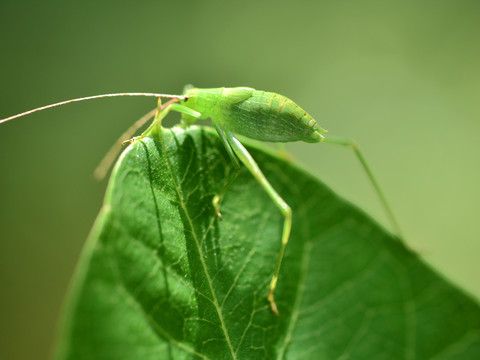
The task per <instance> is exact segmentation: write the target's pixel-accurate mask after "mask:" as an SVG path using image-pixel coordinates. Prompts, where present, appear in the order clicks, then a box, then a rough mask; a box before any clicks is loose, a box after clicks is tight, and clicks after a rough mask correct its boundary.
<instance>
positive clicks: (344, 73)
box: [0, 0, 480, 359]
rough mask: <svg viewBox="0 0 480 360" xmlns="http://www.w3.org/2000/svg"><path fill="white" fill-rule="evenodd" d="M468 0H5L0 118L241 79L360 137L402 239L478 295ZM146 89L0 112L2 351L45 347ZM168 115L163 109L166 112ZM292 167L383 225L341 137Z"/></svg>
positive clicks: (29, 355)
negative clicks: (107, 173) (112, 155)
mask: <svg viewBox="0 0 480 360" xmlns="http://www.w3.org/2000/svg"><path fill="white" fill-rule="evenodd" d="M479 35H480V2H479V1H477V0H457V1H451V0H430V1H427V0H420V1H419V0H402V1H385V0H364V1H363V0H362V1H338V0H329V1H325V0H316V1H302V0H295V1H280V0H277V1H273V2H270V1H259V0H256V1H238V2H237V1H235V2H233V1H232V2H230V1H188V0H185V1H128V2H123V1H113V0H104V1H98V0H95V1H93V0H84V1H81V2H79V1H65V0H62V1H51V0H46V1H23V0H15V1H13V0H2V1H1V2H0V39H1V42H0V52H1V55H0V79H1V88H0V92H1V96H0V118H1V117H6V116H9V115H12V114H15V113H17V112H22V111H25V110H28V109H30V108H33V107H36V106H41V105H45V104H49V103H52V102H55V101H60V100H63V99H68V98H73V97H80V96H87V95H95V94H102V93H110V92H123V91H152V92H165V93H174V94H178V93H180V92H181V91H182V89H183V86H184V85H185V84H187V83H192V84H195V85H196V86H199V87H218V86H242V85H243V86H251V87H255V88H258V89H263V90H269V91H275V92H278V93H281V94H283V95H286V96H288V97H290V98H292V99H293V100H295V101H296V102H297V103H299V104H300V105H301V106H302V107H304V108H305V109H306V110H307V111H308V112H309V113H310V114H312V115H313V116H314V117H315V118H316V119H317V120H318V121H319V122H320V124H321V126H323V127H325V128H326V129H328V130H329V132H330V134H332V135H333V134H335V135H339V136H348V137H352V138H354V139H356V140H357V141H358V143H359V144H360V145H361V147H362V148H363V150H364V152H365V155H366V157H367V159H368V160H369V162H370V164H371V166H372V168H373V169H374V172H375V173H376V175H377V177H378V179H379V181H380V183H381V185H382V186H383V188H384V191H385V193H386V194H387V197H388V199H389V201H390V202H391V205H392V207H393V209H394V211H395V213H396V215H397V217H398V219H399V222H400V224H401V227H402V229H403V232H404V233H405V235H406V238H407V242H408V244H409V245H410V246H411V247H412V248H414V249H415V250H417V251H418V252H420V253H421V254H422V256H423V257H424V258H425V260H426V261H427V262H429V263H430V264H432V265H433V266H434V267H435V268H437V269H438V270H439V271H440V272H441V273H443V274H444V275H445V276H446V277H447V278H449V279H450V280H451V281H453V282H456V283H457V284H458V285H459V286H460V287H461V288H463V289H465V290H466V291H468V292H470V293H471V294H472V296H474V297H476V298H479V297H480V281H479V273H480V271H479V270H480V265H479V262H478V258H479V256H478V255H479V253H480V241H479V240H480V219H479V214H480V191H479V184H480V162H479V158H480V141H479V140H478V138H479V134H480V59H479V56H480V41H479V38H480V37H479ZM153 107H155V100H152V99H142V98H119V99H109V100H101V101H95V102H88V103H79V104H72V105H69V106H66V107H63V108H57V109H55V110H50V111H46V112H43V113H38V114H35V115H32V116H29V117H28V118H23V119H19V120H17V121H12V122H10V123H6V124H3V125H0V201H1V206H0V289H1V290H0V291H1V296H0V358H1V359H46V358H47V356H48V354H49V352H50V349H51V346H52V343H53V339H54V333H55V328H56V324H57V319H58V313H59V311H60V307H61V303H62V299H63V297H64V294H65V292H66V289H67V284H68V281H69V278H70V276H71V275H72V272H73V269H74V266H75V263H76V261H77V259H78V256H79V253H80V250H81V247H82V245H83V243H84V241H85V238H86V237H87V234H88V232H89V230H90V228H91V226H92V223H93V221H94V219H95V217H96V214H97V213H98V211H99V209H100V206H101V203H102V199H103V193H104V189H105V186H106V182H101V183H98V182H95V181H94V180H93V177H92V172H93V169H94V168H95V166H96V164H97V162H98V161H99V160H100V159H101V158H102V156H103V155H104V154H105V152H106V151H107V149H108V148H109V147H110V146H111V145H112V143H113V142H114V140H115V139H116V138H117V137H118V135H119V134H121V133H122V132H123V131H124V130H125V129H126V128H127V127H128V126H129V125H130V124H131V123H132V122H133V121H134V120H136V119H138V118H139V117H140V116H141V115H143V114H144V113H145V112H147V111H148V110H150V109H151V108H153ZM173 122H174V121H173ZM287 150H288V151H290V152H291V153H292V154H293V156H294V157H295V158H296V160H297V162H298V163H299V164H300V165H301V166H302V167H304V168H306V169H308V170H309V171H310V172H312V173H313V174H315V175H316V176H317V177H319V178H320V179H321V180H323V181H324V182H326V183H327V184H329V185H330V186H331V187H332V188H333V189H334V190H335V191H337V192H338V193H339V194H341V195H342V196H344V197H345V198H347V199H349V200H350V201H352V202H353V203H355V204H357V205H358V206H360V207H361V208H363V209H364V210H365V211H366V212H368V213H369V214H371V215H372V216H373V217H374V218H376V219H378V221H379V222H380V223H381V224H383V225H385V226H386V227H387V228H388V227H389V225H388V222H387V219H386V216H385V215H384V213H383V211H382V209H381V207H380V205H379V203H378V200H377V198H376V196H375V194H374V193H373V191H372V188H371V186H370V184H369V183H368V181H367V179H366V176H365V174H364V173H363V172H362V170H361V168H360V166H359V164H358V163H357V161H356V159H355V157H354V156H353V154H352V153H351V151H350V150H348V149H344V148H336V147H331V146H328V145H323V144H322V145H318V144H317V145H312V144H304V143H298V144H289V145H288V146H287Z"/></svg>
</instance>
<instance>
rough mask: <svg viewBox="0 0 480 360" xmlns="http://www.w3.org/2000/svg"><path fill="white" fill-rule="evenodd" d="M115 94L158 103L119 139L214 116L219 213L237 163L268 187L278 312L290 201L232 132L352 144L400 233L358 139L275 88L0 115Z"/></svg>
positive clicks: (190, 90)
mask: <svg viewBox="0 0 480 360" xmlns="http://www.w3.org/2000/svg"><path fill="white" fill-rule="evenodd" d="M114 96H151V97H157V98H158V99H159V105H158V107H157V109H155V110H153V111H151V112H149V113H148V114H147V115H145V116H144V117H142V118H141V119H140V120H139V121H137V122H136V123H135V124H134V125H133V126H132V127H131V128H130V129H129V130H128V131H127V132H126V133H125V134H123V135H122V137H121V140H122V141H123V142H133V141H135V140H141V139H142V138H143V137H145V136H146V134H148V133H149V132H150V130H151V129H152V128H153V127H155V126H161V122H162V120H163V118H165V116H167V115H168V113H169V112H170V111H176V112H179V113H181V114H182V122H183V124H184V125H185V126H188V125H190V124H192V123H194V122H195V121H196V120H198V119H207V118H210V119H211V120H212V123H213V125H214V127H215V129H216V130H217V133H218V135H219V137H220V140H221V142H222V143H223V145H224V146H225V149H226V150H227V153H228V155H229V156H230V158H231V160H232V162H233V164H234V167H235V168H236V170H237V171H236V173H235V174H234V175H233V176H232V177H231V179H229V180H228V181H227V183H226V185H225V187H224V188H223V190H221V191H220V193H218V194H217V195H216V196H214V198H213V200H212V201H213V207H214V209H215V213H216V215H217V216H218V217H219V218H220V219H221V215H220V209H219V207H220V201H221V198H222V196H223V195H224V194H225V192H226V191H227V189H228V187H229V186H230V185H231V184H232V183H233V182H234V181H235V179H236V178H237V176H238V174H239V170H240V166H241V165H240V163H243V164H244V165H245V166H246V168H247V169H248V170H249V171H250V172H251V174H252V175H253V176H254V177H255V179H256V180H257V181H258V182H259V183H260V185H261V186H262V187H263V189H264V190H265V191H266V193H267V194H268V195H269V196H270V198H271V199H272V201H273V202H274V204H275V205H276V206H277V207H278V209H279V210H280V212H281V213H282V215H283V217H284V223H283V230H282V236H281V246H280V250H279V254H278V258H277V263H276V265H275V269H274V273H273V276H272V279H271V281H270V287H269V292H268V296H267V299H268V301H269V303H270V307H271V309H272V311H273V312H274V313H275V314H277V315H278V309H277V306H276V304H275V300H274V292H275V287H276V284H277V280H278V276H279V272H280V268H281V264H282V259H283V255H284V251H285V247H286V245H287V242H288V239H289V236H290V230H291V227H292V211H291V209H290V207H289V205H288V204H287V203H286V202H285V201H284V200H283V199H282V198H281V197H280V195H279V194H278V193H277V192H276V191H275V189H274V188H273V187H272V185H270V183H269V182H268V180H267V179H266V177H265V176H264V175H263V173H262V171H261V170H260V168H259V167H258V165H257V163H256V162H255V160H254V159H253V158H252V156H251V155H250V154H249V152H248V151H247V149H246V148H245V147H244V146H243V145H242V143H241V142H240V141H239V140H238V139H237V138H236V136H235V134H239V135H243V136H245V137H248V138H252V139H256V140H260V141H269V142H290V141H305V142H310V143H317V142H318V143H319V142H323V141H325V142H326V143H331V144H337V145H343V146H349V147H351V148H352V149H353V150H354V152H355V154H356V156H357V158H358V159H359V161H360V162H361V164H362V166H363V168H364V169H365V171H366V173H367V175H368V177H369V179H370V181H371V182H372V185H373V186H374V188H375V191H376V192H377V195H378V196H379V198H380V201H381V203H382V205H383V207H384V209H385V211H386V212H387V215H388V217H389V219H390V221H391V223H392V225H393V227H394V229H395V231H396V233H397V236H398V238H401V232H400V229H399V226H398V223H397V221H396V219H395V217H394V215H393V213H392V211H391V209H390V206H389V205H388V203H387V201H386V198H385V196H384V195H383V193H382V191H381V189H380V187H379V185H378V183H377V181H376V180H375V178H374V176H373V174H372V172H371V170H370V168H369V166H368V165H367V163H366V161H365V158H364V157H363V155H362V153H361V152H360V150H359V148H358V146H357V145H356V143H355V142H353V141H351V140H347V139H332V138H327V137H325V136H324V134H325V133H326V130H324V129H322V128H321V127H319V126H318V124H317V122H316V121H315V120H314V119H313V118H312V116H310V115H309V114H308V113H307V112H306V111H305V110H303V109H302V108H301V107H300V106H298V105H297V104H296V103H295V102H293V101H292V100H290V99H288V98H287V97H285V96H282V95H279V94H276V93H272V92H265V91H260V90H255V89H252V88H249V87H236V88H213V89H198V88H194V87H191V86H189V87H186V89H185V92H184V94H183V95H167V94H152V93H119V94H104V95H96V96H89V97H85V98H78V99H71V100H66V101H62V102H60V103H55V104H51V105H47V106H43V107H40V108H36V109H33V110H30V111H27V112H24V113H21V114H17V115H14V116H11V117H8V118H5V119H3V120H0V123H3V122H6V121H9V120H12V119H15V118H17V117H21V116H24V115H28V114H31V113H33V112H36V111H40V110H45V109H48V108H51V107H54V106H59V105H64V104H67V103H70V102H77V101H83V100H90V99H96V98H103V97H114ZM161 98H168V99H171V100H170V101H168V102H167V103H166V104H163V105H161V101H160V99H161ZM153 116H154V120H153V122H152V124H151V125H150V127H149V128H148V129H147V130H146V131H145V132H143V133H142V135H140V136H138V137H136V138H133V139H130V140H127V139H129V138H130V137H131V135H132V134H133V133H134V132H135V131H136V130H137V129H138V128H140V127H141V126H142V125H143V124H144V123H145V122H146V121H148V120H149V119H150V118H151V117H153ZM117 148H118V146H114V148H112V149H111V150H110V151H109V153H108V154H107V156H106V157H105V158H104V160H103V161H102V163H101V164H100V166H99V167H98V168H97V170H96V176H97V177H103V176H104V175H105V173H106V169H108V168H109V165H110V163H111V162H112V161H113V159H114V158H115V154H116V152H117V150H116V149H117Z"/></svg>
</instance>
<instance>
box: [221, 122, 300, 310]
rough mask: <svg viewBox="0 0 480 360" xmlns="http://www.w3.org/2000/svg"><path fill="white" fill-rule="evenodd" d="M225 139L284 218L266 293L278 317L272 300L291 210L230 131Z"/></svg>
mask: <svg viewBox="0 0 480 360" xmlns="http://www.w3.org/2000/svg"><path fill="white" fill-rule="evenodd" d="M224 134H225V139H226V140H227V142H228V143H229V145H230V146H231V147H232V149H233V151H234V152H235V155H237V156H238V158H239V159H240V160H241V161H242V163H243V164H244V165H245V166H246V167H247V169H248V170H250V172H251V173H252V175H253V176H254V177H255V179H256V180H257V181H258V182H259V183H260V185H261V186H262V187H263V188H264V190H265V191H266V192H267V194H268V195H269V196H270V198H271V199H272V200H273V202H274V204H275V205H276V206H277V207H278V209H279V210H280V211H281V212H282V214H283V216H284V222H283V232H282V244H281V247H280V252H279V254H278V259H277V265H276V266H275V272H274V273H273V277H272V280H271V282H270V289H269V291H268V296H267V298H268V301H269V302H270V308H271V309H272V311H273V312H274V313H275V314H276V315H278V308H277V305H276V304H275V300H274V292H275V287H276V286H277V280H278V274H279V273H280V267H281V265H282V260H283V255H284V252H285V247H286V246H287V243H288V238H289V237H290V230H291V228H292V209H291V208H290V206H289V205H288V204H287V203H286V202H285V201H284V200H283V199H282V198H281V197H280V195H279V194H278V193H277V192H276V191H275V189H274V188H273V186H272V185H271V184H270V183H269V182H268V180H267V178H266V177H265V175H263V173H262V171H261V170H260V168H259V166H258V164H257V163H256V162H255V160H254V159H253V158H252V155H250V153H249V152H248V151H247V149H245V147H244V146H243V145H242V144H241V143H240V141H238V139H237V138H235V137H234V136H233V134H232V133H231V132H230V131H228V130H227V131H225V132H224Z"/></svg>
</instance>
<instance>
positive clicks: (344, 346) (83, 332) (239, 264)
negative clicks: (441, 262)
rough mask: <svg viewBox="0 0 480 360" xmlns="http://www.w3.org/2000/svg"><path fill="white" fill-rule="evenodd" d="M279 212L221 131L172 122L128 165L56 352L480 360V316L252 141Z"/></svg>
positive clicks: (86, 258)
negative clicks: (286, 219) (275, 277)
mask: <svg viewBox="0 0 480 360" xmlns="http://www.w3.org/2000/svg"><path fill="white" fill-rule="evenodd" d="M249 149H250V150H251V153H252V155H253V156H254V158H255V159H256V160H257V162H258V163H259V165H260V168H261V169H262V170H263V171H264V173H265V175H266V177H267V178H268V179H269V181H270V182H271V183H272V185H273V186H274V188H275V189H277V190H278V192H279V193H280V195H281V196H282V197H283V198H284V199H285V200H286V201H287V203H289V204H290V205H291V207H292V210H293V229H292V235H291V238H290V242H289V244H288V246H287V250H286V253H285V258H284V262H283V265H282V270H281V274H280V279H279V282H278V286H277V291H276V294H275V296H276V301H277V305H278V307H279V311H280V316H275V315H274V314H273V313H272V312H271V310H270V308H269V305H268V302H267V300H266V295H267V292H268V285H269V281H270V279H271V276H272V274H273V271H274V267H275V264H276V258H277V255H278V251H279V248H280V236H281V229H282V223H283V218H282V216H281V214H280V213H279V211H278V209H277V208H276V207H275V206H274V204H273V203H272V202H271V200H270V198H269V197H268V196H267V194H266V193H265V192H264V191H263V190H262V188H261V187H260V186H259V185H258V184H257V182H256V181H255V180H254V179H253V177H252V176H251V175H250V174H249V173H248V171H247V170H246V169H244V168H243V169H242V171H241V174H240V176H239V178H238V179H237V180H236V181H235V182H234V184H233V185H232V186H231V188H230V189H229V190H228V191H227V192H226V194H225V197H224V199H223V201H222V202H221V212H222V215H223V221H219V219H218V218H216V217H215V216H214V210H213V207H212V198H213V196H214V195H215V194H216V193H218V192H219V191H220V190H221V189H222V188H223V186H224V184H225V183H226V181H227V180H228V178H229V177H230V176H232V175H233V173H234V168H233V167H232V164H231V161H230V159H229V157H228V155H227V153H226V151H225V150H224V148H223V146H222V144H221V143H220V141H219V140H218V137H217V136H216V135H215V134H214V133H213V132H212V130H211V129H207V128H200V127H191V128H189V129H188V130H186V131H185V130H182V129H179V128H173V129H163V130H161V131H158V132H154V133H153V134H151V137H148V138H145V139H143V140H142V141H136V142H135V143H134V144H132V145H131V146H130V147H129V148H128V149H127V150H126V151H125V152H124V153H123V154H122V156H121V158H120V160H119V162H118V163H117V165H116V167H115V169H114V172H113V174H112V177H111V179H110V183H109V186H108V190H107V194H106V198H105V203H104V206H103V208H102V210H101V212H100V214H99V217H98V219H97V222H96V224H95V226H94V228H93V230H92V233H91V235H90V237H89V239H88V241H87V244H86V247H85V250H84V252H83V255H82V258H81V261H80V264H79V267H78V269H77V273H76V276H75V279H74V283H73V285H72V289H71V292H70V296H69V301H68V303H67V307H66V311H65V318H64V321H63V326H62V331H61V336H60V341H59V346H58V349H57V350H58V351H57V359H62V360H63V359H89V360H92V359H473V358H480V311H479V306H478V304H477V303H476V302H475V301H473V300H472V299H471V298H470V297H469V296H468V295H465V294H463V293H462V292H461V291H459V290H458V289H456V288H455V287H454V286H452V285H451V284H449V283H448V282H446V281H445V280H443V279H442V278H441V277H440V276H439V275H438V274H436V273H435V272H434V271H433V270H432V269H430V268H429V267H428V266H426V265H425V264H424V263H423V262H422V261H421V260H420V259H419V258H418V257H417V256H416V255H415V254H413V253H412V252H411V251H409V250H408V249H406V248H405V247H404V246H403V245H402V244H401V243H399V242H398V241H396V240H395V239H394V238H393V237H391V236H390V235H389V234H388V233H387V232H386V231H385V230H383V229H382V228H380V227H379V226H378V224H376V223H375V222H374V221H372V220H371V219H370V218H369V217H368V216H366V215H365V214H364V213H362V212H361V211H360V210H358V209H357V208H355V207H354V206H352V205H351V204H349V203H348V202H346V201H345V200H342V199H341V198H339V197H338V196H336V195H335V194H334V193H332V191H331V190H329V189H328V188H327V187H325V186H324V185H322V184H321V183H320V182H319V181H318V180H316V179H314V178H312V177H311V176H310V175H308V174H306V173H304V172H303V171H301V170H299V169H297V168H296V167H295V166H293V165H292V164H290V163H289V162H288V161H286V160H283V159H279V158H276V157H275V156H272V155H269V154H268V153H267V152H264V151H262V150H261V149H258V148H255V147H253V148H252V147H250V148H249Z"/></svg>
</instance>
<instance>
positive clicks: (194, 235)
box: [159, 128, 237, 359]
mask: <svg viewBox="0 0 480 360" xmlns="http://www.w3.org/2000/svg"><path fill="white" fill-rule="evenodd" d="M166 130H167V129H165V128H161V130H160V131H159V138H160V143H161V145H162V152H163V154H164V161H165V164H166V166H167V168H168V172H169V174H170V177H171V179H172V183H173V185H174V187H175V191H176V193H177V196H178V200H179V203H180V205H181V207H182V210H183V212H184V214H185V217H186V219H187V221H188V224H189V226H190V229H191V233H192V236H193V238H194V240H195V245H196V247H197V250H198V253H199V257H200V263H201V264H202V267H203V271H204V273H205V276H206V278H207V283H208V286H209V288H210V292H211V293H212V299H213V305H214V306H215V310H216V311H217V315H218V318H219V320H220V324H221V327H222V330H223V332H224V334H225V340H226V342H227V344H228V348H229V350H230V354H231V355H232V358H233V359H237V356H236V353H235V351H234V349H233V346H232V342H231V340H230V336H229V334H228V330H227V326H226V324H225V319H224V318H223V314H222V311H221V307H220V305H219V302H218V299H217V295H216V293H215V289H214V287H213V283H212V279H211V278H210V274H209V272H208V267H207V264H206V263H205V260H204V255H203V250H202V247H201V246H200V242H199V237H198V236H197V233H196V232H195V227H194V226H193V222H192V219H191V217H190V213H189V212H188V209H187V207H186V204H185V203H184V201H183V198H182V196H181V192H180V187H179V186H178V184H177V182H176V179H175V176H174V174H173V171H172V166H171V164H170V159H169V158H168V155H167V151H166V146H165V142H164V139H163V134H162V132H163V131H166ZM168 131H170V133H171V134H172V137H175V133H174V132H173V130H170V129H168Z"/></svg>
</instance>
